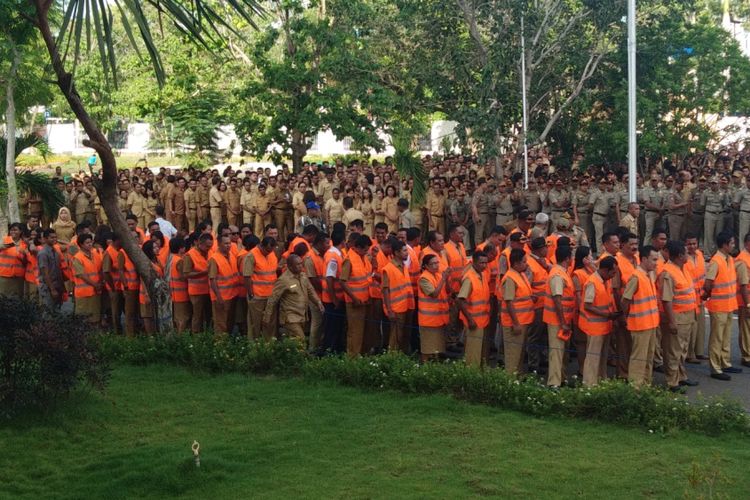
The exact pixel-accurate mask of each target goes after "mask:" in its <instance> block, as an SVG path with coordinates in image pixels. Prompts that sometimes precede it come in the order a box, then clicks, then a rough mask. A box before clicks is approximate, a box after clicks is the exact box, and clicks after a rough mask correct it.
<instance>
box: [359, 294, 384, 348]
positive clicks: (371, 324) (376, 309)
mask: <svg viewBox="0 0 750 500" xmlns="http://www.w3.org/2000/svg"><path fill="white" fill-rule="evenodd" d="M384 317H385V313H384V312H383V299H370V315H369V318H368V322H367V329H366V333H365V342H364V347H363V349H364V351H365V352H370V351H371V350H373V351H380V350H381V349H385V348H386V347H388V323H384V322H383V319H384Z"/></svg>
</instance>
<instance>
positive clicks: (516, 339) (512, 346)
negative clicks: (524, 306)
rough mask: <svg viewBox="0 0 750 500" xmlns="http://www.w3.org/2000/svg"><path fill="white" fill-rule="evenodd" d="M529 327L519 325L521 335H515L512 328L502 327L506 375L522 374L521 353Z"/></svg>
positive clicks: (523, 350)
mask: <svg viewBox="0 0 750 500" xmlns="http://www.w3.org/2000/svg"><path fill="white" fill-rule="evenodd" d="M528 332H529V325H521V333H515V332H514V331H513V327H511V326H504V327H503V349H504V352H505V371H507V372H508V373H517V374H519V375H521V374H523V373H524V369H523V353H524V352H525V350H526V349H525V347H526V336H527V335H528Z"/></svg>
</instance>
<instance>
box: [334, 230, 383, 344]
mask: <svg viewBox="0 0 750 500" xmlns="http://www.w3.org/2000/svg"><path fill="white" fill-rule="evenodd" d="M350 238H352V236H351V235H350ZM371 246H372V240H370V237H369V236H367V235H365V234H361V235H357V236H356V237H354V246H352V247H351V248H350V249H349V254H348V256H347V257H346V259H344V263H343V264H342V266H341V278H340V282H341V288H343V289H344V293H345V294H346V295H345V297H344V298H345V301H346V321H347V331H346V352H347V354H348V355H349V356H352V357H354V356H359V355H360V354H366V353H365V352H364V346H365V343H364V341H365V338H364V337H365V330H366V326H367V312H368V310H369V309H370V298H369V294H368V290H369V285H370V283H371V280H372V266H373V260H374V259H373V257H372V255H370V256H368V255H367V254H368V252H369V251H370V247H371ZM352 260H355V263H354V264H352ZM368 265H369V267H368ZM375 265H377V262H376V263H375ZM368 271H369V273H368Z"/></svg>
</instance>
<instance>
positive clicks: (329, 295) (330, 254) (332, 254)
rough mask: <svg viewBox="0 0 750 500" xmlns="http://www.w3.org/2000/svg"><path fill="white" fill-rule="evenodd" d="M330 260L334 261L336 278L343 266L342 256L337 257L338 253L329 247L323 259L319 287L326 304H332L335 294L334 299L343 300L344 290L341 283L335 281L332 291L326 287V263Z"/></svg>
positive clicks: (338, 276)
mask: <svg viewBox="0 0 750 500" xmlns="http://www.w3.org/2000/svg"><path fill="white" fill-rule="evenodd" d="M332 260H335V261H336V276H335V277H336V278H340V277H341V267H342V266H343V265H344V257H343V256H342V255H339V253H338V252H336V251H335V250H334V249H333V247H331V248H330V249H329V250H328V251H327V252H326V254H325V256H324V258H323V278H322V281H321V285H322V288H323V299H322V300H323V302H326V303H328V304H333V303H334V300H333V296H334V294H336V297H338V299H339V300H344V295H345V294H344V289H343V288H341V283H339V282H338V281H336V282H335V283H334V285H333V287H334V290H331V289H330V288H329V287H328V279H327V277H326V273H327V272H328V263H329V262H331V261H332Z"/></svg>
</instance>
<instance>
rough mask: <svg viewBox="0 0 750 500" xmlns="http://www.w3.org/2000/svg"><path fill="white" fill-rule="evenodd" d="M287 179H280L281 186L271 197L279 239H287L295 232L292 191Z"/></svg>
mask: <svg viewBox="0 0 750 500" xmlns="http://www.w3.org/2000/svg"><path fill="white" fill-rule="evenodd" d="M288 186H289V184H288V182H287V180H286V179H284V178H281V179H280V180H279V186H278V188H277V189H276V190H275V191H274V193H273V197H272V199H271V205H272V206H273V220H274V223H275V224H276V227H277V228H278V230H279V240H281V241H286V237H287V235H288V234H290V233H293V232H294V225H293V224H291V222H292V220H291V218H292V192H291V191H290V190H289V187H288Z"/></svg>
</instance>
